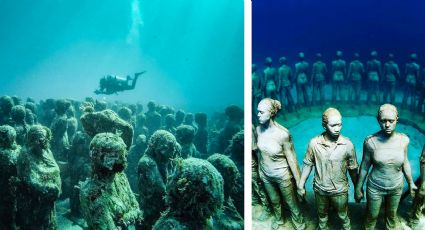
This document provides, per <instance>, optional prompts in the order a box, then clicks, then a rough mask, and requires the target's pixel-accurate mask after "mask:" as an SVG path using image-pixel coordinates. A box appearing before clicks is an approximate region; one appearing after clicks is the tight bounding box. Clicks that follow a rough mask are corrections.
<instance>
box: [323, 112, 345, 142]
mask: <svg viewBox="0 0 425 230" xmlns="http://www.w3.org/2000/svg"><path fill="white" fill-rule="evenodd" d="M322 126H323V128H324V129H325V132H326V135H328V136H329V137H331V138H333V139H338V137H339V135H340V132H341V128H342V116H341V113H340V112H339V111H338V110H337V109H335V108H328V109H326V110H325V112H323V114H322Z"/></svg>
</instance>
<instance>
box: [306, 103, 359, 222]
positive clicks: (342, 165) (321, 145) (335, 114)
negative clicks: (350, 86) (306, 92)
mask: <svg viewBox="0 0 425 230" xmlns="http://www.w3.org/2000/svg"><path fill="white" fill-rule="evenodd" d="M322 126H323V128H324V129H325V132H323V133H322V134H320V135H318V136H316V137H314V138H313V139H311V141H310V143H309V145H308V149H307V153H306V155H305V157H304V166H303V170H302V173H301V179H300V182H299V183H298V194H299V195H300V196H305V193H306V192H305V188H304V187H305V182H306V180H307V178H308V176H309V175H310V172H311V171H312V169H313V167H314V170H315V173H314V182H313V188H314V195H315V197H316V206H317V214H318V216H319V224H318V228H317V229H329V226H328V218H329V212H330V211H329V209H330V207H333V209H334V210H335V212H336V214H337V216H338V218H339V219H340V220H341V222H342V227H341V229H351V226H350V218H349V217H348V178H347V171H348V172H349V174H350V177H351V181H352V182H353V184H356V180H357V168H358V164H357V159H356V151H355V150H354V145H353V143H352V142H351V141H350V140H349V139H348V138H346V137H344V136H342V135H341V128H342V117H341V114H340V113H339V111H338V110H336V109H334V108H328V109H327V110H326V111H325V112H324V113H323V115H322Z"/></svg>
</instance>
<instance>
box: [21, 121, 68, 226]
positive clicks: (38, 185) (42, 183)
mask: <svg viewBox="0 0 425 230" xmlns="http://www.w3.org/2000/svg"><path fill="white" fill-rule="evenodd" d="M27 138H28V141H27V149H26V150H25V151H23V152H22V153H21V154H20V155H19V157H18V163H17V174H18V180H19V181H18V182H17V183H18V185H17V187H18V191H17V207H18V213H17V215H16V216H17V224H18V226H19V227H20V228H21V229H56V228H57V224H56V211H55V201H56V200H57V199H58V198H59V194H60V192H61V178H60V170H59V166H58V165H57V163H56V161H55V159H54V158H53V154H52V152H51V151H50V146H49V142H50V140H51V133H50V130H49V129H48V128H47V127H45V126H41V125H34V126H32V127H31V128H30V130H29V131H28V136H27Z"/></svg>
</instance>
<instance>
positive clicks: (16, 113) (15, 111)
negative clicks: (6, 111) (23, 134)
mask: <svg viewBox="0 0 425 230" xmlns="http://www.w3.org/2000/svg"><path fill="white" fill-rule="evenodd" d="M25 115H26V110H25V107H24V106H22V105H15V106H13V107H12V111H11V113H10V116H11V117H12V120H13V121H15V122H18V123H24V122H25Z"/></svg>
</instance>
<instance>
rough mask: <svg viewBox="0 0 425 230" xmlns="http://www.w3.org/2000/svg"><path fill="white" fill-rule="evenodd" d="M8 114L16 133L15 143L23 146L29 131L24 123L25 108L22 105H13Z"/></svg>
mask: <svg viewBox="0 0 425 230" xmlns="http://www.w3.org/2000/svg"><path fill="white" fill-rule="evenodd" d="M10 114H11V118H12V122H13V128H14V129H15V131H16V143H18V145H22V146H24V145H25V143H26V140H27V133H28V130H29V125H28V124H27V123H26V121H25V116H26V110H25V107H24V106H22V105H15V106H13V107H12V111H11V113H10Z"/></svg>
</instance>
